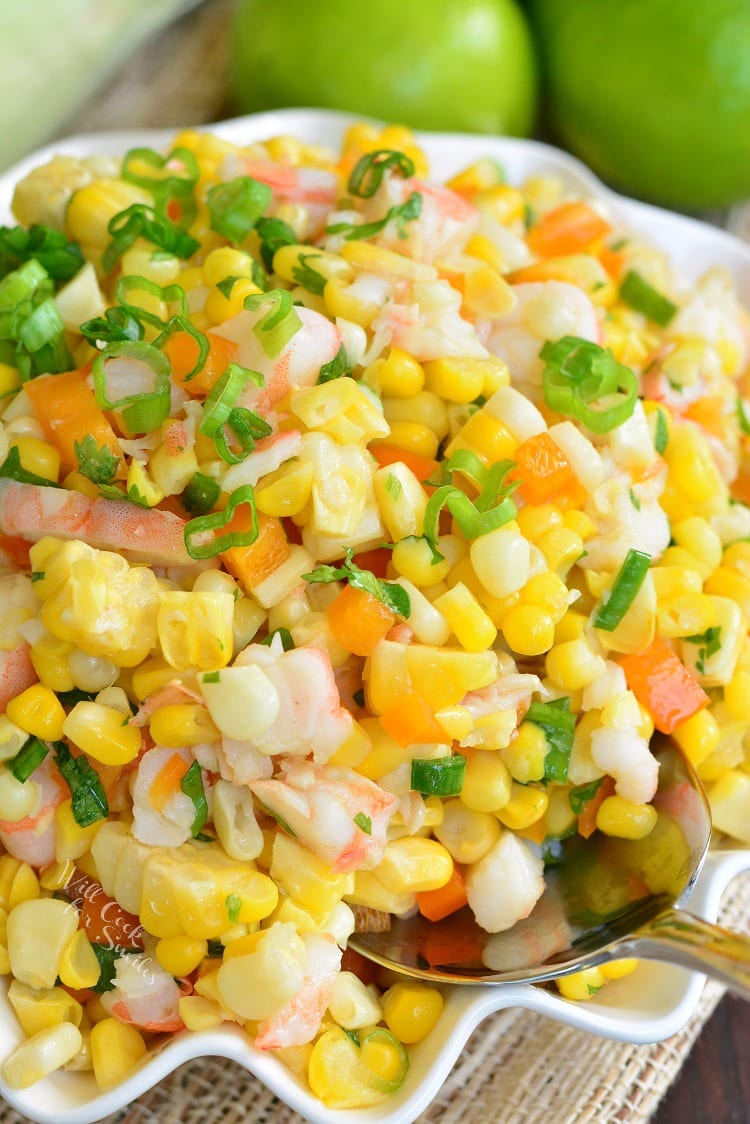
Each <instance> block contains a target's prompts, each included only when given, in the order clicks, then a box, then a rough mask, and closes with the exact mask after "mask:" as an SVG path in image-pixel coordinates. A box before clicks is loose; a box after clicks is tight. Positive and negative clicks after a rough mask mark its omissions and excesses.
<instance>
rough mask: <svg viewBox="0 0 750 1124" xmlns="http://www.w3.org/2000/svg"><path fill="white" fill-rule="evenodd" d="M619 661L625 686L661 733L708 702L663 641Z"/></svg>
mask: <svg viewBox="0 0 750 1124" xmlns="http://www.w3.org/2000/svg"><path fill="white" fill-rule="evenodd" d="M619 663H620V667H621V668H622V669H623V671H624V672H625V680H626V682H627V684H628V687H629V688H630V690H631V691H632V692H633V694H634V695H635V697H636V698H637V699H638V701H639V702H641V703H643V705H644V706H645V707H646V709H647V710H648V712H649V714H650V715H651V718H652V719H653V723H654V726H655V727H656V729H657V730H659V731H661V733H662V734H671V733H672V731H673V730H674V728H675V726H679V725H680V723H681V722H685V721H686V720H687V719H688V718H691V717H692V716H693V715H694V714H696V713H697V711H699V710H702V709H703V707H704V706H708V704H709V702H710V701H711V700H710V699H709V697H708V695H707V694H706V692H705V691H704V690H703V688H702V687H701V685H700V683H699V682H698V680H697V679H696V678H695V677H694V676H693V675H692V674H691V673H690V672H689V671H688V669H687V668H686V667H685V665H684V663H683V662H682V660H680V659H678V658H677V656H676V655H675V654H674V652H673V651H672V649H671V648H670V647H669V645H668V644H667V642H666V640H662V639H661V638H659V639H657V640H654V642H653V644H652V645H651V647H650V648H647V649H646V651H645V652H633V653H632V654H629V655H627V656H621V657H620V660H619Z"/></svg>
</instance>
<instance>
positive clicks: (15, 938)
mask: <svg viewBox="0 0 750 1124" xmlns="http://www.w3.org/2000/svg"><path fill="white" fill-rule="evenodd" d="M77 928H78V911H77V910H76V909H75V908H74V907H73V906H71V905H70V903H69V902H66V901H60V900H58V899H57V898H36V899H32V900H30V901H24V902H20V903H19V904H18V905H17V906H15V907H14V908H13V909H11V911H10V913H9V914H8V953H9V955H10V964H11V968H12V971H13V975H14V976H15V977H16V979H17V980H20V981H21V983H25V984H28V985H29V987H53V986H54V983H55V980H56V979H57V976H58V971H59V966H60V959H61V957H62V954H63V950H64V948H65V946H66V944H67V943H68V941H69V940H70V938H71V937H72V936H73V934H74V933H75V931H76V929H77Z"/></svg>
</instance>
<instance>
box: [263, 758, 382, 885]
mask: <svg viewBox="0 0 750 1124" xmlns="http://www.w3.org/2000/svg"><path fill="white" fill-rule="evenodd" d="M250 787H251V788H252V790H253V792H254V793H255V795H256V796H257V797H258V799H259V800H260V801H261V803H262V804H264V805H265V806H266V807H267V808H268V809H269V810H270V811H271V812H272V813H273V814H274V815H278V816H279V817H280V818H281V819H283V820H284V822H285V823H286V824H288V825H289V827H290V828H291V829H292V831H293V832H294V833H295V835H297V836H298V837H299V839H300V840H301V841H302V842H303V843H304V844H305V845H306V846H307V847H309V848H310V850H311V851H314V852H315V854H316V855H317V856H318V857H319V858H321V859H323V860H324V861H325V862H327V863H330V865H331V867H332V869H333V870H335V871H340V872H345V871H349V870H372V868H373V867H375V866H377V865H378V863H379V862H380V860H381V859H382V857H383V848H384V846H385V842H386V831H387V829H388V824H389V822H390V819H391V816H392V815H393V813H394V812H395V810H396V806H397V804H398V801H397V800H396V798H395V797H394V796H392V795H391V793H390V792H385V790H384V789H382V788H381V787H380V786H379V785H377V784H375V783H374V781H370V780H367V778H365V777H362V776H360V775H359V773H355V772H354V771H353V770H352V769H346V768H340V767H334V766H331V765H313V764H312V763H311V762H309V761H284V762H282V765H281V772H280V773H279V775H278V776H277V777H274V779H273V780H270V781H254V782H253V783H252V784H251V785H250ZM359 817H362V818H361V819H360V820H359V822H357V821H358V818H359Z"/></svg>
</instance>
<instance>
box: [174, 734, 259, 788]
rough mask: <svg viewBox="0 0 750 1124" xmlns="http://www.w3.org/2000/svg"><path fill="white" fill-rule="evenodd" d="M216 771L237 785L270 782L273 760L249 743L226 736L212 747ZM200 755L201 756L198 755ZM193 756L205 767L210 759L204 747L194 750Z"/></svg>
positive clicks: (197, 747)
mask: <svg viewBox="0 0 750 1124" xmlns="http://www.w3.org/2000/svg"><path fill="white" fill-rule="evenodd" d="M210 749H211V752H212V753H213V755H214V756H213V760H214V761H215V768H216V771H217V772H219V773H221V775H222V777H223V778H224V780H225V781H231V782H232V784H236V785H248V784H252V783H253V781H258V780H268V779H269V778H270V777H271V776H272V775H273V762H272V761H271V758H270V757H269V756H268V755H267V754H266V753H262V752H261V751H260V750H259V749H256V748H255V747H254V746H253V745H250V744H248V742H241V741H238V740H237V738H229V737H227V736H226V735H224V736H223V737H222V739H221V741H219V742H214V744H213V745H212V746H211V747H210ZM199 753H200V756H199V755H198V754H199ZM193 756H194V757H195V758H196V760H198V761H200V762H201V765H203V766H204V768H205V767H207V765H204V762H208V761H209V760H210V757H209V755H208V752H207V751H206V749H205V748H204V747H203V746H195V747H194V748H193Z"/></svg>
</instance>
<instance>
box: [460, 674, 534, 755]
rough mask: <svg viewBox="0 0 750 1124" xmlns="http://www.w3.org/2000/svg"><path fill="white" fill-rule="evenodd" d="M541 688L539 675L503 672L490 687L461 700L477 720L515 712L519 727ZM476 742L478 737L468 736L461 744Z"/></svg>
mask: <svg viewBox="0 0 750 1124" xmlns="http://www.w3.org/2000/svg"><path fill="white" fill-rule="evenodd" d="M539 687H540V681H539V676H538V675H519V674H513V673H511V674H508V673H507V672H503V673H501V674H500V675H499V676H498V677H497V679H496V680H495V681H494V683H490V684H489V686H488V687H481V688H480V689H479V690H478V691H469V693H468V694H467V695H464V697H463V699H462V700H461V705H462V706H465V707H466V708H467V710H469V711H470V712H471V714H472V715H473V717H474V718H475V719H476V718H481V717H483V716H484V715H487V714H497V712H498V711H502V710H514V711H515V712H516V726H517V725H518V723H519V722H520V721H521V719H522V718H523V716H524V714H525V713H526V711H527V710H528V709H529V704H530V703H531V696H532V694H533V693H534V691H538V690H539ZM475 741H476V736H475V735H472V734H468V735H467V737H465V738H464V739H463V740H462V741H461V743H460V744H461V745H462V746H470V745H472V744H474V742H475Z"/></svg>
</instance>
